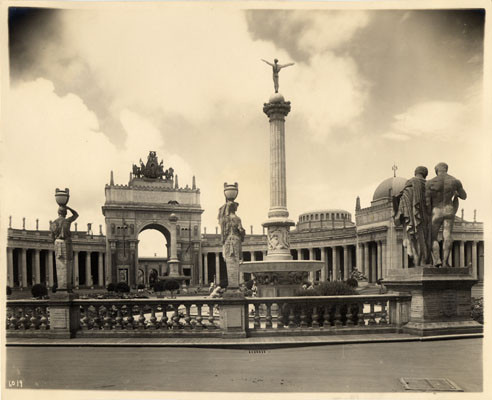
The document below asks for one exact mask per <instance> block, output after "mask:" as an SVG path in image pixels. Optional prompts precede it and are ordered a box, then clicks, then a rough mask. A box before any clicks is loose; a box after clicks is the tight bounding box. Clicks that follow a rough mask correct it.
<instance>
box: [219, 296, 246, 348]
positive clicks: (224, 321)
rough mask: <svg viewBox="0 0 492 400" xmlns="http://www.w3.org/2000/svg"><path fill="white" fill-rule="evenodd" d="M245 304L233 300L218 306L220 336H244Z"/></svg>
mask: <svg viewBox="0 0 492 400" xmlns="http://www.w3.org/2000/svg"><path fill="white" fill-rule="evenodd" d="M246 307H247V306H245V305H244V301H243V302H242V304H235V303H234V302H232V301H231V302H230V303H229V302H227V303H223V304H221V305H220V306H219V314H220V327H221V329H222V336H223V337H226V338H231V339H232V338H245V337H246V326H247V323H248V313H247V309H246Z"/></svg>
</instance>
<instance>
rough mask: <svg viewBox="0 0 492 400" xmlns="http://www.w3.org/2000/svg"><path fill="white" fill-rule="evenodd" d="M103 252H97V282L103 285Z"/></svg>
mask: <svg viewBox="0 0 492 400" xmlns="http://www.w3.org/2000/svg"><path fill="white" fill-rule="evenodd" d="M103 256H104V253H103V252H101V251H100V252H99V253H97V273H98V276H97V282H98V283H99V286H101V287H104V265H103Z"/></svg>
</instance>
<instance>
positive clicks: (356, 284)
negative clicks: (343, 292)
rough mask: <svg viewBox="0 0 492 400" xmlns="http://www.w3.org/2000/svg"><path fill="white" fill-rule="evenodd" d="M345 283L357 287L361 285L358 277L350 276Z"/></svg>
mask: <svg viewBox="0 0 492 400" xmlns="http://www.w3.org/2000/svg"><path fill="white" fill-rule="evenodd" d="M345 283H346V284H347V285H349V286H350V287H353V288H356V287H357V286H359V282H357V279H355V278H348V279H347V280H346V281H345Z"/></svg>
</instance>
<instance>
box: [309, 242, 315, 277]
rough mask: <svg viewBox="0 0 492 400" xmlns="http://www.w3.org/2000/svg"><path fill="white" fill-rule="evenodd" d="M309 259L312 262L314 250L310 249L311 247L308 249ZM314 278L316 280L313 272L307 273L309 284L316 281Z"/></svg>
mask: <svg viewBox="0 0 492 400" xmlns="http://www.w3.org/2000/svg"><path fill="white" fill-rule="evenodd" d="M309 259H310V260H314V248H312V247H311V248H310V249H309ZM315 278H316V275H315V272H314V271H310V272H309V280H310V281H311V282H314V281H315V280H316V279H315Z"/></svg>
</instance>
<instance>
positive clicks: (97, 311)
mask: <svg viewBox="0 0 492 400" xmlns="http://www.w3.org/2000/svg"><path fill="white" fill-rule="evenodd" d="M101 308H102V306H97V305H96V306H94V312H95V316H94V329H96V330H100V329H102V326H103V318H101V317H102V311H101Z"/></svg>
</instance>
